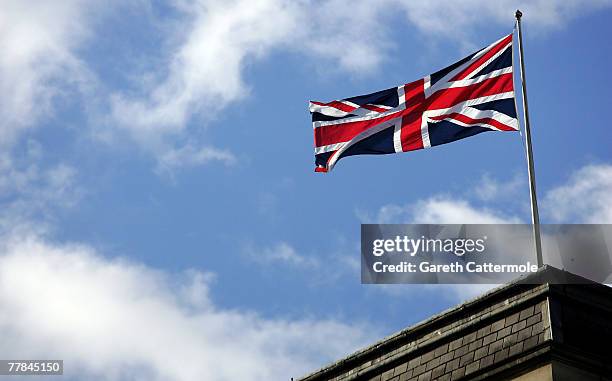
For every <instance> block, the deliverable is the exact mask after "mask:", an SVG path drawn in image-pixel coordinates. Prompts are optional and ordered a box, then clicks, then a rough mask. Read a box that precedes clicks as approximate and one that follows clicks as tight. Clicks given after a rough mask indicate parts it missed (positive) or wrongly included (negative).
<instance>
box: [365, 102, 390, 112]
mask: <svg viewBox="0 0 612 381" xmlns="http://www.w3.org/2000/svg"><path fill="white" fill-rule="evenodd" d="M361 107H363V108H365V109H368V110H371V111H376V112H386V111H389V109H386V108H382V107H378V106H375V105H370V104H365V105H362V106H361Z"/></svg>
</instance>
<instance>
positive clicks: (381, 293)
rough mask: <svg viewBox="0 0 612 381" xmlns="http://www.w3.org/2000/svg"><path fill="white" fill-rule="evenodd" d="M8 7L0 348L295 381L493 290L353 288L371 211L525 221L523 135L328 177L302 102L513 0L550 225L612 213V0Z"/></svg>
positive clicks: (0, 18) (393, 70)
mask: <svg viewBox="0 0 612 381" xmlns="http://www.w3.org/2000/svg"><path fill="white" fill-rule="evenodd" d="M0 4H1V5H0V6H1V7H2V8H4V11H3V12H0V32H2V33H0V46H4V47H5V51H6V52H8V53H6V54H3V55H2V57H0V89H1V90H2V91H1V94H0V97H2V102H0V148H1V149H2V151H1V153H0V203H1V205H2V208H0V209H1V211H0V229H1V234H2V237H3V239H2V244H0V253H1V257H0V258H1V259H0V279H2V281H1V282H0V301H1V303H0V304H1V305H3V306H4V307H2V309H3V311H2V313H0V330H1V332H2V334H3V337H8V339H7V341H6V342H7V343H8V344H7V343H4V344H0V357H2V358H63V359H65V361H66V365H65V367H66V373H67V375H69V376H70V377H71V378H74V379H80V378H81V377H82V378H83V379H90V378H97V379H111V380H122V379H128V378H129V379H165V380H168V379H171V380H188V379H193V378H198V379H205V380H230V379H238V378H240V379H254V380H262V379H269V380H276V379H278V380H283V379H285V380H287V379H289V377H292V376H293V377H296V376H300V375H303V374H304V373H305V372H308V371H310V370H313V369H314V368H316V367H319V366H322V365H324V364H325V363H327V362H329V361H331V360H334V359H336V358H338V357H340V356H342V355H345V354H347V353H349V352H350V351H352V350H354V349H356V348H358V347H360V346H362V345H365V344H368V343H370V342H372V341H374V340H376V339H378V338H380V337H382V336H383V335H387V334H390V333H392V332H394V331H397V330H399V329H402V328H404V327H407V326H409V325H411V324H413V323H415V322H417V321H419V320H422V319H424V318H426V317H428V316H430V315H431V314H433V313H436V312H439V311H441V310H443V309H446V308H449V307H451V306H453V305H455V304H457V303H459V302H460V301H462V300H464V299H466V298H469V297H471V296H474V295H477V294H478V293H479V292H481V291H483V290H484V289H483V288H482V287H475V286H472V287H470V286H452V287H451V286H419V285H410V286H393V287H391V286H389V287H379V286H373V285H361V284H360V280H359V269H358V264H359V228H360V223H362V222H406V223H408V222H418V223H427V222H448V223H453V222H456V223H470V222H485V223H486V222H518V221H528V220H529V198H528V188H527V183H526V164H525V158H524V149H523V145H522V144H523V143H522V140H521V137H520V135H519V134H512V133H488V134H480V135H478V136H476V137H473V138H470V139H466V140H462V141H460V142H457V143H454V144H449V145H444V146H439V147H435V148H433V149H429V150H424V151H417V152H410V153H406V154H401V155H387V156H371V157H351V158H346V159H344V160H342V161H341V162H340V163H339V165H338V166H337V167H336V168H335V170H334V171H333V172H332V173H330V174H327V175H322V174H315V173H314V172H313V152H312V128H311V124H310V117H309V114H308V111H307V102H308V100H311V99H313V100H322V101H325V100H331V99H338V98H344V97H348V96H354V95H359V94H363V93H368V92H372V91H376V90H380V89H384V88H388V87H391V86H396V85H399V84H401V83H406V82H411V81H413V80H416V79H418V78H420V77H422V76H424V75H427V74H429V73H431V72H433V71H435V70H438V69H440V68H442V67H445V66H447V65H448V64H450V63H452V62H454V61H456V60H458V59H460V58H462V57H463V56H465V55H467V54H469V53H471V52H472V51H474V50H475V49H477V48H480V47H482V46H485V45H488V44H489V43H491V42H492V41H494V40H496V39H498V38H499V37H501V36H502V35H505V34H507V33H510V32H511V31H512V27H513V13H514V9H516V8H517V7H519V6H520V7H521V8H522V9H523V10H524V14H525V15H524V33H525V36H524V38H525V40H524V42H525V58H526V65H527V79H528V85H529V88H528V91H529V102H530V107H531V118H532V128H533V139H534V151H535V152H534V154H535V163H536V171H537V180H538V193H539V197H540V201H541V205H542V211H541V213H542V219H543V221H544V222H555V223H556V222H596V223H612V207H610V205H612V198H611V196H610V194H612V193H611V192H610V191H611V190H612V154H611V153H612V151H611V150H610V147H609V142H610V141H611V137H612V135H611V133H610V131H609V128H608V125H607V123H606V121H605V119H606V118H605V116H604V117H602V115H601V111H604V112H605V110H607V109H608V107H609V105H610V104H611V101H612V99H611V97H610V92H609V86H610V85H611V83H610V80H609V78H608V76H607V75H605V73H606V72H607V69H608V68H609V67H611V66H612V55H611V53H610V50H609V49H607V48H606V47H607V42H608V41H607V39H608V36H610V33H611V30H610V26H609V22H607V21H608V20H609V18H610V16H612V9H611V8H610V5H611V3H610V2H609V1H582V2H578V1H577V2H552V1H535V2H529V3H528V4H527V5H524V4H523V2H517V1H502V2H496V3H495V4H494V5H492V4H489V3H488V2H485V1H473V2H470V3H469V4H468V3H467V2H465V3H462V2H450V1H443V0H440V1H436V2H427V3H424V2H423V3H420V2H408V1H406V2H404V1H400V0H386V1H385V3H384V4H379V5H378V6H375V5H374V4H372V3H370V2H367V1H353V2H350V4H351V6H350V7H348V6H347V3H346V2H345V1H342V0H326V1H320V2H310V1H300V2H285V1H282V0H265V1H264V0H262V1H258V2H250V1H241V0H236V1H232V2H218V1H213V0H202V1H198V2H193V3H192V2H184V1H179V0H177V1H170V2H163V1H146V0H142V1H138V2H134V3H133V4H132V5H125V4H121V3H120V2H110V3H106V2H96V1H94V2H87V3H85V2H81V1H76V0H74V1H63V2H60V3H56V2H45V1H41V2H40V3H39V4H38V6H37V7H34V6H26V5H24V4H22V3H21V2H19V1H2V2H1V3H0ZM477 8H478V9H480V12H476V13H475V12H473V10H474V9H477ZM348 9H350V11H349V10H348ZM441 10H444V11H441ZM2 14H4V15H2ZM604 115H605V114H604ZM37 299H39V300H38V301H37V302H35V300H37ZM13 311H17V312H13ZM41 314H42V315H43V316H46V317H47V319H46V323H45V324H40V323H39V322H37V323H36V324H34V322H36V321H37V319H38V317H39V316H41ZM33 326H36V328H32V327H33ZM330 343H331V344H330ZM236 356H240V357H241V358H244V359H245V360H244V363H243V364H241V365H235V364H233V362H232V359H233V358H234V357H236ZM94 357H95V359H96V361H97V363H96V361H94V360H93V358H94ZM167 358H169V363H168V364H166V365H163V366H162V359H167ZM99 364H101V365H102V366H108V367H113V369H115V371H113V372H110V373H109V372H106V371H104V370H103V369H102V368H100V365H99Z"/></svg>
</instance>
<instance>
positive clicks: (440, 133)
mask: <svg viewBox="0 0 612 381" xmlns="http://www.w3.org/2000/svg"><path fill="white" fill-rule="evenodd" d="M427 125H428V127H429V142H430V143H431V145H432V147H433V146H437V145H440V144H445V143H450V142H452V141H455V140H459V139H463V138H469V137H470V136H474V135H476V134H479V133H481V132H486V131H492V130H490V129H488V128H484V127H462V126H458V125H456V124H454V123H451V122H448V121H446V120H444V121H441V122H438V123H427Z"/></svg>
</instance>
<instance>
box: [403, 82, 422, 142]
mask: <svg viewBox="0 0 612 381" xmlns="http://www.w3.org/2000/svg"><path fill="white" fill-rule="evenodd" d="M424 84H425V81H424V80H423V79H419V80H418V81H414V82H411V83H408V84H407V85H405V86H404V94H406V112H407V114H406V116H404V117H403V118H402V132H401V134H400V139H401V142H402V151H404V152H406V151H414V150H417V149H421V148H423V137H422V136H421V120H422V117H423V111H424V110H425V108H424V106H425V104H424V100H425V92H424Z"/></svg>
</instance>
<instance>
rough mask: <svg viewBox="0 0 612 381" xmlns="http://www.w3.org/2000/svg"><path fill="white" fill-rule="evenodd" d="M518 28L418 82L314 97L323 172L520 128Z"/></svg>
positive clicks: (316, 138) (317, 155)
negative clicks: (348, 161)
mask: <svg viewBox="0 0 612 381" xmlns="http://www.w3.org/2000/svg"><path fill="white" fill-rule="evenodd" d="M512 62H513V59H512V34H510V35H508V36H505V37H503V38H501V39H499V40H498V41H496V42H494V43H493V44H491V45H489V46H487V47H486V48H484V49H481V50H479V51H477V52H476V53H474V54H472V55H470V56H468V57H466V58H464V59H462V60H461V61H459V62H456V63H454V64H452V65H451V66H449V67H447V68H444V69H442V70H440V71H437V72H435V73H433V74H431V75H428V76H426V77H424V78H422V79H419V80H418V81H415V82H411V83H408V84H405V85H402V86H398V87H393V88H390V89H387V90H382V91H378V92H375V93H372V94H367V95H361V96H356V97H351V98H346V99H343V100H339V101H332V102H327V103H323V102H315V101H311V102H310V107H309V108H310V112H311V114H312V124H313V128H314V142H315V164H316V169H315V171H316V172H327V171H330V170H331V169H332V168H333V167H334V165H335V164H336V163H337V162H338V160H339V159H341V158H343V157H345V156H352V155H363V154H389V153H398V152H406V151H414V150H418V149H422V148H429V147H433V146H437V145H440V144H445V143H449V142H452V141H455V140H459V139H463V138H466V137H469V136H472V135H476V134H479V133H481V132H485V131H518V121H517V119H516V105H515V101H514V86H513V76H512Z"/></svg>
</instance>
